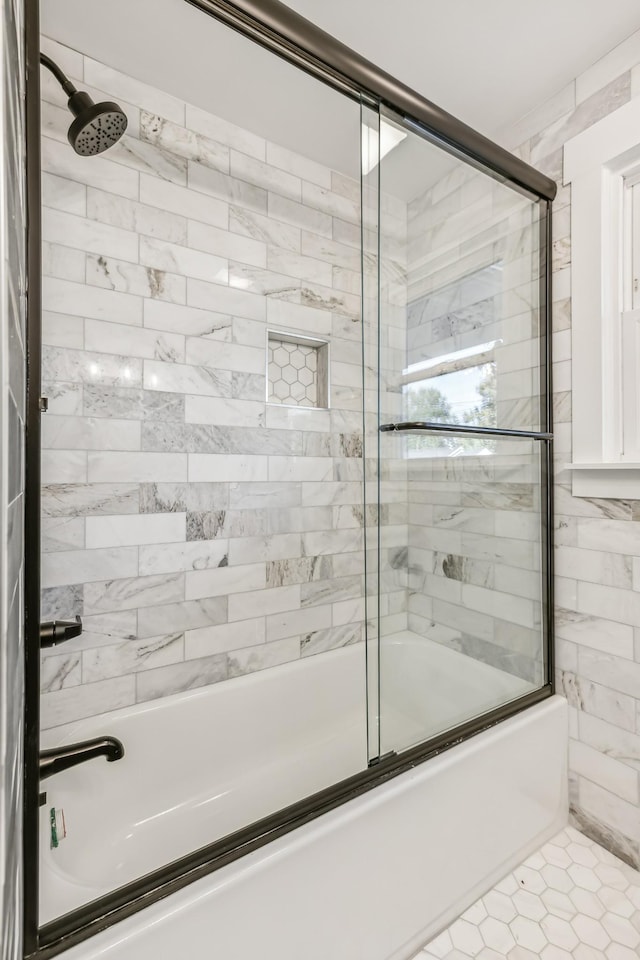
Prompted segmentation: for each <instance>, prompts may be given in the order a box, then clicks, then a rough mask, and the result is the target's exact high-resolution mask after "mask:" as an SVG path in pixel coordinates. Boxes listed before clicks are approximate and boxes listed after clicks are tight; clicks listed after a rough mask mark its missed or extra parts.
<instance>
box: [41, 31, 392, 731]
mask: <svg viewBox="0 0 640 960" xmlns="http://www.w3.org/2000/svg"><path fill="white" fill-rule="evenodd" d="M43 43H44V44H45V49H47V51H48V52H50V54H51V55H52V56H53V57H54V58H55V59H56V60H57V61H58V62H60V64H61V66H62V67H63V69H65V70H66V72H67V73H68V74H69V75H70V76H71V78H72V79H73V80H74V81H77V82H78V84H79V85H80V84H81V85H82V87H83V88H84V89H88V90H89V92H90V93H92V95H96V96H98V94H99V96H98V99H105V98H109V97H111V98H113V97H116V98H117V99H118V100H119V101H120V102H121V103H122V105H123V107H124V109H125V110H126V112H127V115H128V117H129V130H128V134H127V135H126V136H125V138H124V139H123V141H122V142H121V143H119V144H117V145H116V146H115V147H113V148H112V149H111V150H109V152H108V153H105V154H104V155H103V156H100V157H95V158H90V159H89V160H86V159H83V158H79V157H77V156H76V155H75V154H74V153H73V151H72V150H71V149H70V148H69V146H68V144H67V142H66V128H67V119H68V117H67V112H66V110H65V108H64V107H62V106H61V102H60V93H59V90H58V89H57V87H56V84H55V83H54V82H51V81H50V78H48V76H47V75H46V72H45V74H44V75H43V141H42V143H43V193H44V210H43V240H44V248H43V256H44V273H45V277H44V343H45V346H44V361H43V379H44V382H45V387H44V392H45V393H46V395H47V396H48V397H49V401H50V406H49V413H48V414H47V416H46V417H45V418H44V422H43V446H44V451H43V482H44V486H43V535H44V554H43V587H44V589H43V616H45V617H49V616H73V615H75V614H80V615H81V616H82V618H83V622H84V634H83V636H82V638H80V639H78V640H75V641H72V642H70V643H68V644H66V645H65V649H64V652H63V653H60V652H58V653H56V652H55V651H53V652H52V653H51V654H49V655H47V656H45V658H44V662H43V671H42V676H43V685H42V692H43V695H42V717H43V725H44V727H51V726H56V725H58V724H62V723H65V722H67V721H69V720H73V719H76V718H81V717H85V716H90V715H94V714H97V713H101V712H103V711H105V710H110V709H113V708H116V707H120V706H125V705H127V704H131V703H134V702H139V701H146V700H149V699H152V698H156V697H161V696H164V695H168V694H171V693H174V692H177V691H181V690H184V689H188V688H190V687H194V686H199V685H203V684H208V683H214V682H219V681H222V680H226V679H230V678H233V677H237V676H240V675H242V674H245V673H248V672H252V671H256V670H260V669H263V668H266V667H270V666H273V665H277V664H279V663H284V662H287V661H291V660H294V659H297V658H299V657H308V656H310V655H313V654H317V653H321V652H323V651H326V650H330V649H333V648H335V647H339V646H343V645H345V644H349V643H357V642H360V641H361V640H362V638H363V627H364V617H365V610H364V596H363V588H364V552H363V522H364V519H365V517H364V512H363V492H362V480H363V476H362V474H363V461H362V408H363V386H362V361H361V357H362V353H361V350H362V347H361V340H362V324H361V306H360V299H361V291H360V288H361V281H360V188H359V184H358V183H356V182H354V181H352V180H350V179H349V178H347V177H345V176H344V175H342V174H340V173H337V172H336V171H331V170H329V169H327V168H325V167H323V166H321V165H320V164H318V163H316V162H314V161H313V160H311V159H308V158H306V157H303V156H301V155H298V154H295V153H291V152H290V151H288V150H285V149H283V148H282V147H280V146H278V145H277V144H273V143H269V142H265V141H264V140H262V139H261V138H259V137H257V136H255V135H254V134H253V133H251V132H250V131H247V130H243V129H241V128H240V127H236V126H234V125H232V124H229V123H228V122H227V121H224V120H222V119H220V118H218V117H215V116H213V115H211V114H208V113H206V112H204V111H202V110H200V109H198V108H195V107H193V106H191V105H190V104H185V103H182V102H180V101H178V100H176V99H174V98H173V97H172V96H170V95H169V94H167V93H165V92H163V91H159V90H156V89H154V88H150V87H147V86H145V85H144V84H142V83H140V82H138V81H137V80H134V79H132V78H130V77H127V76H124V75H123V74H121V73H118V72H117V71H114V70H112V69H111V68H110V67H108V66H106V65H103V64H100V63H97V62H95V61H93V60H91V59H89V58H87V57H84V56H82V55H81V54H80V53H78V52H77V51H74V50H71V49H69V48H66V47H63V46H61V45H60V44H58V43H54V42H52V41H49V40H46V38H45V39H44V40H43ZM354 109H355V108H354ZM354 150H355V151H357V150H358V141H357V139H354ZM391 214H393V215H394V216H395V217H396V219H397V229H398V230H400V231H402V230H406V206H404V205H402V204H396V205H395V206H393V205H392V209H391ZM374 268H375V263H371V264H368V265H367V269H368V270H373V269H374ZM402 272H403V267H402V265H400V266H399V267H398V268H397V269H396V270H395V273H396V274H398V275H400V276H401V275H402ZM368 281H369V282H370V278H368ZM268 330H274V331H280V332H285V333H291V334H295V335H299V336H308V337H314V338H317V339H320V340H323V341H328V342H329V344H330V356H331V364H330V381H331V397H330V407H329V408H328V409H309V408H306V407H291V406H285V405H283V404H281V403H271V404H270V403H267V402H266V397H267V382H266V376H265V374H266V360H267V331H268ZM368 392H369V393H370V392H371V391H368ZM365 402H366V403H368V404H369V405H371V404H373V402H374V401H373V397H372V396H367V398H366V399H365ZM372 509H373V508H372ZM405 514H406V506H405ZM394 519H395V514H393V511H391V509H390V508H389V509H387V510H386V513H385V519H384V522H385V523H386V524H387V525H388V528H389V532H388V536H389V537H392V536H394V535H395V536H396V537H399V536H400V535H401V533H402V531H398V530H395V531H394V529H393V522H394ZM404 535H405V537H406V529H405V531H404ZM394 602H396V603H397V600H395V598H394ZM385 604H386V607H387V608H388V607H389V605H390V604H391V601H390V600H386V599H385ZM391 607H392V608H393V604H391ZM385 612H386V610H385Z"/></svg>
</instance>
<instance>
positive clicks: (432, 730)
mask: <svg viewBox="0 0 640 960" xmlns="http://www.w3.org/2000/svg"><path fill="white" fill-rule="evenodd" d="M379 144H380V158H379V210H380V213H379V243H380V270H379V275H380V289H379V314H380V325H379V338H378V351H379V364H380V369H379V380H380V387H379V395H378V407H379V422H378V430H379V436H378V443H379V448H378V449H379V464H378V477H377V480H378V481H379V492H380V501H379V522H380V526H379V530H378V542H379V572H378V590H379V611H380V616H379V619H378V626H379V631H378V633H379V678H378V680H379V697H380V707H379V741H380V742H379V745H380V754H381V755H383V756H384V755H385V754H386V753H388V752H390V751H400V750H403V749H406V748H407V747H409V746H412V745H415V744H418V743H421V742H423V741H426V740H430V739H432V738H434V737H436V736H437V735H438V734H441V733H443V732H445V731H448V730H451V729H452V728H455V727H458V726H460V725H461V724H465V723H466V722H467V721H471V720H473V719H475V718H477V717H480V716H483V715H484V714H486V713H487V712H489V711H491V710H494V709H496V708H498V707H501V706H503V705H504V704H506V703H509V702H511V701H513V700H516V699H518V698H520V697H522V696H525V695H526V694H527V693H530V692H532V691H534V690H536V689H538V688H539V687H540V686H542V685H543V683H544V673H545V670H544V662H543V661H544V654H543V650H544V630H545V626H544V625H545V605H544V597H545V584H544V577H545V575H546V563H545V558H546V530H545V521H546V510H545V505H546V469H547V457H548V456H549V435H548V433H547V432H546V431H547V429H548V425H547V422H546V402H545V396H544V394H545V374H544V366H543V365H542V363H541V357H542V356H544V347H545V344H544V343H542V342H541V340H540V337H539V319H540V310H541V308H542V306H543V304H542V303H541V300H542V296H541V289H542V288H541V282H540V275H541V271H540V262H541V252H542V243H541V238H544V232H543V227H544V221H543V216H544V207H543V206H542V204H540V203H539V202H534V201H533V200H532V199H531V198H529V197H528V196H525V195H524V194H522V193H520V192H516V191H515V190H514V189H512V188H510V187H508V186H506V185H505V184H504V183H502V182H498V181H496V180H494V179H492V178H491V177H489V176H488V175H487V174H485V173H484V172H482V171H480V170H478V169H477V168H475V167H472V166H470V165H468V164H466V163H464V162H462V161H461V160H459V159H457V158H454V157H453V156H451V155H450V154H449V153H447V152H445V151H444V150H443V149H442V147H439V146H437V145H435V144H434V143H433V142H430V141H428V140H427V139H425V138H424V137H423V136H422V135H421V134H420V133H418V132H416V130H415V129H412V128H410V127H409V126H407V125H406V124H404V123H403V121H401V120H400V118H397V117H394V116H392V115H390V114H387V115H385V116H382V117H381V120H380V135H379ZM368 481H369V483H371V480H370V479H369V478H368Z"/></svg>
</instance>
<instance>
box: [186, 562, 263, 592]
mask: <svg viewBox="0 0 640 960" xmlns="http://www.w3.org/2000/svg"><path fill="white" fill-rule="evenodd" d="M265 586H266V575H265V565H264V563H252V564H247V565H244V566H235V567H215V568H212V569H209V570H193V571H189V572H187V574H186V585H185V597H186V599H187V600H200V599H202V598H203V597H221V596H226V595H227V594H243V593H244V594H246V593H247V592H251V593H253V592H254V591H256V590H264V588H265ZM251 599H252V600H253V597H252V598H251Z"/></svg>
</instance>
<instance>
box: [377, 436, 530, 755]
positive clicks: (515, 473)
mask: <svg viewBox="0 0 640 960" xmlns="http://www.w3.org/2000/svg"><path fill="white" fill-rule="evenodd" d="M387 436H388V434H383V437H385V438H386V437H387ZM398 436H399V435H396V442H397V439H398ZM416 436H417V437H418V439H420V440H426V441H431V442H433V444H434V447H432V448H431V450H432V452H433V456H431V457H430V458H429V459H425V458H422V457H413V458H411V453H410V450H411V443H412V441H413V440H414V439H416ZM404 441H405V443H406V446H407V454H408V456H409V460H408V472H407V500H408V505H409V524H408V551H407V570H408V591H407V621H406V629H403V630H395V631H389V632H388V633H387V634H386V635H385V636H384V637H383V638H382V640H381V667H380V671H381V679H380V693H381V705H380V716H381V720H380V726H381V747H382V750H383V752H384V751H387V750H390V749H395V750H398V749H403V748H405V747H408V746H410V745H412V744H414V743H418V742H419V741H421V740H424V739H426V738H427V737H432V736H435V735H436V734H438V733H442V732H443V731H445V730H447V729H450V728H451V727H454V726H456V725H457V724H460V723H463V722H464V721H466V720H470V719H472V718H473V717H477V716H480V715H481V714H483V713H485V712H486V711H487V710H490V709H493V708H494V707H498V706H500V705H501V704H503V703H506V702H508V701H510V700H513V699H515V698H517V697H519V696H522V695H523V694H525V693H528V692H530V691H531V690H534V689H536V687H538V686H540V684H541V683H542V680H543V661H542V609H543V606H542V598H543V593H542V577H541V554H542V542H541V525H540V506H541V503H540V501H541V494H540V491H541V472H540V470H541V460H540V458H541V453H542V444H541V443H540V442H539V441H531V440H520V439H507V438H491V439H490V440H489V441H487V439H486V438H483V437H480V436H478V437H466V436H455V435H451V434H449V435H447V437H446V439H445V437H443V436H442V435H437V434H436V432H435V431H425V432H421V433H420V434H419V436H418V435H415V434H414V435H411V436H406V435H405V436H404ZM383 445H384V441H383ZM436 445H440V446H439V447H437V446H436ZM445 445H446V447H445Z"/></svg>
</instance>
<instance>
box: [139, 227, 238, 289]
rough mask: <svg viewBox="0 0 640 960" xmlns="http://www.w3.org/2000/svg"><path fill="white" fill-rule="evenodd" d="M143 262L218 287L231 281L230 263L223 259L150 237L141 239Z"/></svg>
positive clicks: (141, 257)
mask: <svg viewBox="0 0 640 960" xmlns="http://www.w3.org/2000/svg"><path fill="white" fill-rule="evenodd" d="M211 229H215V228H213V227H212V228H211ZM140 263H141V264H142V265H143V266H145V267H153V268H154V269H155V270H167V271H169V272H170V273H176V274H180V275H181V276H186V277H194V278H195V279H199V280H209V281H213V282H214V283H219V284H225V283H227V280H228V279H229V268H228V264H227V261H226V260H225V259H223V258H222V257H216V256H213V255H212V254H210V253H204V252H202V251H201V250H193V249H190V248H189V247H184V246H182V245H181V244H175V243H166V242H165V241H162V240H154V239H153V238H150V237H140Z"/></svg>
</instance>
